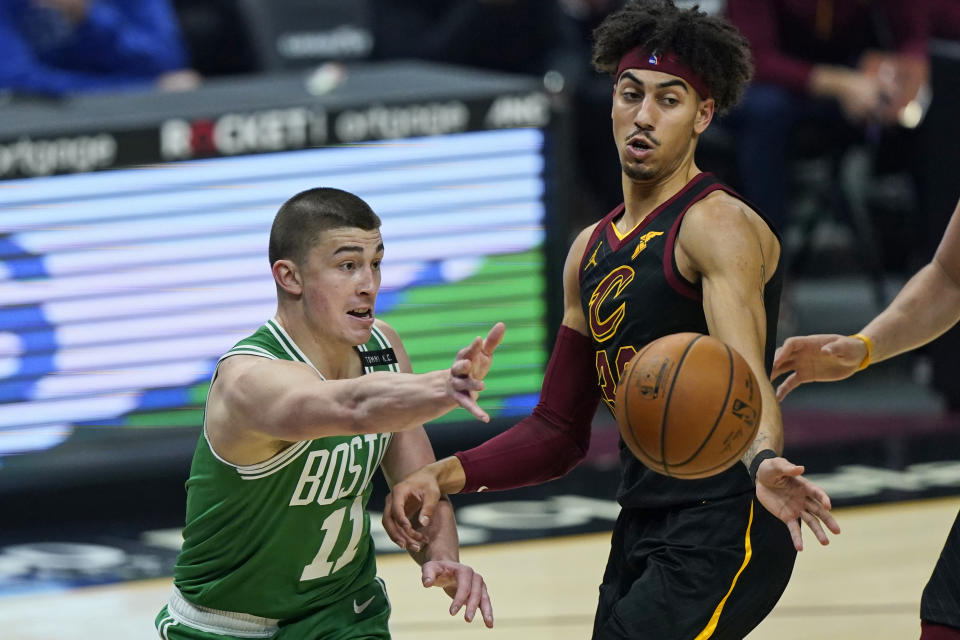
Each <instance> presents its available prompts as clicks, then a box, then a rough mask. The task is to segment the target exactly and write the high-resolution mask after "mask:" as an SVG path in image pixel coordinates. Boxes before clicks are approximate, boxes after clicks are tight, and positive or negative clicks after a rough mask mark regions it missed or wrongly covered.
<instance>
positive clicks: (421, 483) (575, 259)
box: [384, 0, 839, 640]
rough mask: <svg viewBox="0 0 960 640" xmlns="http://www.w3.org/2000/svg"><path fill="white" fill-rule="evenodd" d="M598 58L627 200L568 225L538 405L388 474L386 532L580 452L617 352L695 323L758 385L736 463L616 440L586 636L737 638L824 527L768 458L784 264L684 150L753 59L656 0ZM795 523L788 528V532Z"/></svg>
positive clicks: (812, 500)
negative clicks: (603, 548) (614, 487)
mask: <svg viewBox="0 0 960 640" xmlns="http://www.w3.org/2000/svg"><path fill="white" fill-rule="evenodd" d="M594 35H595V38H596V44H595V47H594V52H593V61H594V64H595V66H596V67H597V68H598V69H600V70H601V71H604V72H607V73H610V74H611V75H612V78H613V84H612V87H611V88H612V91H613V100H612V120H613V135H614V140H615V142H616V145H617V149H618V152H619V156H620V162H621V166H622V184H623V197H624V203H623V204H622V205H620V206H618V207H617V208H616V209H614V210H613V211H611V212H610V213H609V214H607V215H606V216H604V217H603V219H602V220H600V222H598V223H596V224H594V225H591V226H590V227H588V228H587V229H584V230H583V232H581V233H580V235H579V236H577V238H576V239H575V240H574V242H573V246H572V247H571V249H570V253H569V255H568V257H567V261H566V265H565V267H564V275H563V279H564V283H563V284H564V317H563V323H562V326H561V327H560V330H559V332H558V334H557V340H556V344H555V346H554V349H553V353H552V355H551V358H550V362H549V364H548V365H547V371H546V375H545V377H544V381H543V387H542V390H541V395H540V402H539V404H538V405H537V407H536V409H535V410H534V412H533V414H532V415H531V416H529V417H528V418H526V419H524V420H523V421H521V422H520V423H519V424H517V425H515V426H514V427H513V428H511V429H509V430H507V431H506V432H504V433H502V434H500V435H499V436H497V437H495V438H493V439H491V440H489V441H488V442H486V443H484V444H482V445H480V446H478V447H476V448H474V449H471V450H469V451H464V452H458V453H457V454H456V455H455V456H452V457H450V458H446V459H444V460H441V461H438V462H437V463H434V464H432V465H429V466H428V467H425V468H423V469H421V470H420V471H418V472H415V473H414V474H412V475H411V476H409V477H408V478H407V479H406V480H405V481H404V482H402V483H400V484H398V485H395V486H394V491H393V493H392V494H391V496H390V499H389V500H388V504H387V512H386V513H385V515H384V526H385V527H386V529H387V531H388V533H389V534H390V536H391V538H392V539H393V540H394V541H396V542H398V544H400V545H401V546H403V545H411V544H412V545H421V544H424V542H425V541H424V539H423V538H422V537H419V536H417V535H416V533H415V532H414V531H413V529H412V528H411V527H410V524H409V521H408V516H409V515H410V514H412V513H413V512H415V510H416V507H418V506H420V505H421V504H422V505H423V509H422V510H421V520H422V518H423V517H424V515H426V516H427V517H429V515H430V513H431V505H432V504H433V502H434V501H435V500H436V499H437V498H438V497H439V496H440V494H441V492H442V493H455V492H458V491H477V490H480V489H482V488H488V489H494V490H499V489H508V488H513V487H519V486H524V485H529V484H534V483H539V482H545V481H547V480H550V479H552V478H556V477H558V476H561V475H563V474H564V473H566V472H568V471H569V470H570V469H571V468H573V467H574V466H575V465H576V464H577V463H578V462H579V461H580V460H582V459H583V457H584V455H585V454H586V451H587V447H588V445H589V441H590V424H591V419H592V417H593V415H594V412H595V410H596V407H597V402H598V401H599V400H602V401H603V402H605V403H606V404H607V405H608V406H612V403H613V401H614V398H615V390H616V386H617V382H618V379H619V375H620V373H621V372H622V370H623V367H624V366H625V365H626V363H627V362H628V361H629V359H630V357H631V356H632V355H633V354H634V353H636V352H637V351H639V350H640V349H641V348H642V347H643V345H645V344H647V343H648V342H650V341H651V340H654V339H656V338H659V337H662V336H665V335H668V334H672V333H677V332H683V331H695V332H701V333H709V334H711V335H713V336H714V337H716V338H718V339H720V340H722V341H723V342H725V343H727V344H728V345H729V346H730V347H732V348H734V349H736V350H737V351H738V352H739V353H740V354H741V355H742V356H743V357H744V358H745V359H746V361H747V362H748V364H749V365H750V367H751V369H752V370H753V372H754V374H755V375H756V377H757V379H758V386H759V387H760V391H761V393H762V396H763V410H762V415H761V416H760V424H759V430H758V435H757V437H756V440H755V442H754V443H753V444H752V445H751V447H750V448H749V449H748V451H747V453H746V454H745V456H744V457H743V464H737V465H735V466H734V467H732V468H731V469H729V470H727V471H725V472H723V473H720V474H719V475H716V476H713V477H710V478H706V479H701V480H678V479H675V478H670V477H667V476H663V475H659V474H657V473H655V472H653V471H652V470H650V469H648V468H646V467H644V466H643V465H642V464H641V463H640V461H639V460H637V459H636V458H635V457H634V456H633V455H632V454H631V453H630V452H629V450H628V449H627V448H626V447H625V446H624V445H623V443H622V442H621V444H620V451H621V455H620V460H621V469H622V476H621V481H620V486H619V489H618V492H617V500H618V501H619V502H620V505H621V506H622V509H621V513H620V516H619V518H618V520H617V523H616V526H615V528H614V532H613V539H612V543H611V551H610V557H609V560H608V562H607V567H606V571H605V573H604V576H603V582H602V585H601V586H600V600H599V605H598V608H597V614H596V619H595V621H594V633H593V637H594V638H604V639H606V638H650V639H657V640H670V639H678V640H680V639H683V640H694V639H698V640H700V639H704V638H714V639H721V638H722V639H730V640H733V639H738V640H739V639H741V638H743V637H744V636H745V635H746V634H747V633H748V632H749V631H750V630H751V629H753V628H754V627H755V626H756V625H757V624H758V623H759V622H760V621H761V620H762V619H763V618H764V616H766V614H767V613H768V612H769V611H770V610H771V609H772V608H773V606H774V604H775V603H776V601H777V600H778V599H779V597H780V595H781V594H782V592H783V590H784V588H785V587H786V584H787V581H788V580H789V577H790V573H791V571H792V569H793V562H794V559H795V556H796V551H795V549H801V548H802V539H801V533H800V524H799V521H800V520H803V521H804V522H806V523H807V525H808V526H809V527H810V529H811V530H812V531H813V532H814V534H815V535H816V537H817V539H818V540H820V542H821V543H822V544H827V542H828V538H827V535H826V532H825V531H824V528H823V525H826V527H827V528H828V529H830V530H832V531H833V532H834V533H838V532H839V529H838V527H837V524H836V522H835V521H834V519H833V517H832V516H831V515H830V512H829V508H830V501H829V498H828V497H827V495H826V494H825V493H824V492H823V491H822V490H821V489H820V488H819V487H816V486H815V485H813V484H811V483H810V482H809V481H807V480H806V479H805V478H803V477H802V475H801V474H802V472H803V468H802V467H798V466H795V465H793V464H791V463H790V462H788V461H787V460H785V459H784V458H782V457H781V456H780V453H781V450H782V447H783V428H782V423H781V419H780V412H779V407H778V404H777V402H776V397H775V395H774V392H773V387H772V386H771V384H770V382H769V380H768V379H767V371H768V370H769V366H770V364H771V363H772V360H773V353H774V341H775V335H776V323H777V310H778V299H779V295H780V287H781V278H782V272H781V269H780V268H779V263H780V257H781V247H780V240H779V237H778V235H777V233H776V231H775V230H774V229H773V228H772V227H771V225H770V224H769V223H768V222H767V219H766V218H765V217H763V216H762V215H761V214H760V213H759V212H757V211H755V210H754V209H753V208H751V207H750V206H749V205H748V204H747V203H745V202H744V201H743V200H741V199H740V198H739V197H737V195H736V194H734V193H733V192H732V191H730V189H729V188H728V187H726V186H724V185H723V184H721V183H720V182H719V181H718V180H717V179H716V178H714V177H713V176H712V175H710V174H708V173H703V172H701V170H700V169H699V168H698V167H697V166H696V164H695V162H694V151H695V149H696V146H697V141H698V139H699V137H700V135H701V134H702V133H703V132H704V131H705V130H706V128H707V127H708V126H709V125H710V122H711V120H712V119H713V117H714V114H715V113H717V112H723V111H725V110H727V109H729V108H730V107H732V106H733V105H734V104H735V103H736V101H737V100H738V99H739V96H740V95H741V93H742V91H743V89H744V85H745V84H746V83H747V81H748V80H749V77H750V73H751V63H750V54H749V49H748V46H747V44H746V42H745V41H744V39H743V38H742V36H741V35H740V34H739V33H738V32H737V31H736V30H735V29H734V28H733V27H732V26H730V25H729V24H728V23H727V22H725V21H722V20H720V19H718V18H714V17H710V16H708V15H706V14H704V13H703V12H700V11H699V10H697V9H690V10H680V9H678V8H676V7H675V6H674V5H673V4H672V3H671V2H669V1H668V0H630V1H629V2H627V4H626V5H625V6H624V8H622V9H621V10H619V11H617V12H616V13H613V14H612V15H610V16H609V17H608V18H607V19H606V20H605V21H604V22H603V24H601V26H600V27H599V28H598V29H597V31H596V32H595V34H594ZM791 538H792V543H791Z"/></svg>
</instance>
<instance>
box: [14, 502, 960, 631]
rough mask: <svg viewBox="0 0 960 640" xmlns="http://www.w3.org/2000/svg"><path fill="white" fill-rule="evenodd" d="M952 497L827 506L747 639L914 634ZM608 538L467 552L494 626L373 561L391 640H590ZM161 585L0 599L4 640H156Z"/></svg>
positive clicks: (411, 575) (385, 559) (406, 571)
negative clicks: (779, 594) (782, 589)
mask: <svg viewBox="0 0 960 640" xmlns="http://www.w3.org/2000/svg"><path fill="white" fill-rule="evenodd" d="M958 506H960V498H958V497H953V498H941V499H932V500H923V501H916V502H907V503H896V504H885V505H879V506H868V507H853V508H847V509H838V510H837V512H836V515H837V518H838V519H839V520H840V523H841V526H842V527H843V534H842V535H840V536H838V537H835V538H834V540H833V543H832V544H831V545H830V546H828V547H825V548H821V547H819V545H817V544H816V541H815V540H814V538H813V536H812V535H810V534H809V532H808V531H807V532H805V533H806V535H805V543H806V550H805V551H804V552H803V553H802V554H800V556H799V557H798V559H797V565H796V569H795V570H794V574H793V579H792V581H791V583H790V585H789V587H788V588H787V591H786V593H785V594H784V596H783V598H782V599H781V600H780V603H779V604H778V606H777V608H776V609H775V610H774V611H773V613H772V614H771V615H770V616H769V617H768V618H767V619H766V620H765V621H764V622H763V623H762V624H761V625H760V626H759V627H758V628H757V629H756V630H755V631H754V632H753V633H752V634H751V635H750V636H749V638H750V640H809V639H813V638H815V639H818V640H834V639H836V640H840V639H843V640H859V639H861V638H862V639H870V640H886V639H891V640H892V639H894V638H897V639H901V638H917V637H919V622H918V611H919V602H920V593H921V590H922V589H923V585H924V584H925V583H926V580H927V578H928V577H929V575H930V571H931V570H932V568H933V565H934V563H935V562H936V559H937V557H938V555H939V552H940V548H941V546H942V545H943V542H944V540H945V539H946V535H947V531H948V530H949V527H950V525H951V523H952V522H953V519H954V517H955V516H956V512H957V508H958ZM608 545H609V534H608V533H597V534H588V535H582V536H572V537H564V538H551V539H545V540H537V541H525V542H514V543H502V544H496V545H487V546H478V547H467V548H465V549H464V550H463V553H462V555H463V559H464V561H466V562H468V563H471V564H473V566H475V567H476V568H477V569H478V570H479V571H481V572H482V573H483V575H484V577H485V578H486V580H487V583H488V585H489V588H490V593H491V597H492V599H493V603H494V611H495V615H496V625H495V628H494V629H493V630H488V629H486V628H484V627H483V625H482V624H481V623H480V621H479V616H477V619H475V620H474V622H473V623H472V624H469V625H468V624H467V623H465V622H464V621H463V619H462V617H460V616H458V617H455V618H454V617H451V616H450V615H449V613H447V608H448V606H449V599H448V598H447V597H446V595H445V594H443V593H442V592H441V591H440V590H438V589H431V590H427V589H424V588H423V587H422V586H421V585H420V582H419V570H418V569H417V568H416V566H415V565H414V563H413V562H412V561H411V560H410V559H409V558H407V557H406V556H403V555H400V554H387V555H383V556H381V557H380V559H379V566H380V575H381V576H382V577H383V578H384V580H385V581H386V583H387V587H388V590H389V593H390V597H391V601H392V604H393V618H392V624H391V630H392V633H393V637H394V638H395V639H396V640H460V639H468V638H477V639H480V638H486V639H488V640H520V639H524V640H547V639H550V640H568V639H569V640H573V639H581V638H589V636H590V628H591V623H592V619H593V611H594V604H595V600H596V585H597V583H598V582H599V579H600V575H601V572H602V568H603V565H604V562H605V560H606V554H607V549H608ZM170 584H171V582H170V580H169V579H157V580H149V581H143V582H130V583H124V584H120V585H111V586H103V587H88V588H84V589H77V590H73V591H67V592H64V593H54V594H42V595H20V596H12V597H6V598H3V599H0V638H4V639H5V640H69V639H72V638H77V639H84V640H88V639H90V638H97V639H98V640H155V639H156V638H157V635H156V632H155V631H154V630H153V626H152V621H153V618H154V615H155V614H156V612H157V611H158V610H159V608H160V606H161V605H162V603H163V602H164V601H165V599H166V595H167V592H168V590H169V588H170Z"/></svg>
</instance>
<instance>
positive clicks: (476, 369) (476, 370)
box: [447, 322, 506, 422]
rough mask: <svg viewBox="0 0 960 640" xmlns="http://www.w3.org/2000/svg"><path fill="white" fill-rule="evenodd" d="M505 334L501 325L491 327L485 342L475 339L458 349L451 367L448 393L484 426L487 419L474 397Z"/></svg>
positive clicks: (481, 339) (503, 326) (504, 327)
mask: <svg viewBox="0 0 960 640" xmlns="http://www.w3.org/2000/svg"><path fill="white" fill-rule="evenodd" d="M505 331H506V326H505V325H504V324H503V323H502V322H498V323H497V324H495V325H493V328H492V329H490V332H489V333H488V334H487V337H486V338H480V337H479V336H477V337H476V338H475V339H474V341H473V342H471V343H470V345H468V346H466V347H464V348H463V349H460V351H459V352H457V357H456V359H455V360H454V362H453V366H452V367H450V379H449V380H448V382H447V392H448V393H449V394H450V396H451V397H453V398H454V399H455V400H456V401H457V402H458V403H459V404H460V406H462V407H463V408H464V409H466V410H467V411H469V412H470V413H472V414H473V415H474V416H476V417H477V418H479V419H480V420H482V421H483V422H490V416H489V415H487V412H486V411H484V410H483V409H481V408H480V405H478V404H477V395H478V392H480V391H482V390H483V379H484V378H485V377H486V376H487V373H488V372H489V371H490V366H491V365H492V364H493V352H494V351H496V349H497V347H498V346H500V342H502V341H503V334H504V332H505Z"/></svg>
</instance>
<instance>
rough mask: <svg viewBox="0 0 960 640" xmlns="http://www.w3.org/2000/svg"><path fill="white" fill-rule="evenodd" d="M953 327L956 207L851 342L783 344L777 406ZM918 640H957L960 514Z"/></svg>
mask: <svg viewBox="0 0 960 640" xmlns="http://www.w3.org/2000/svg"><path fill="white" fill-rule="evenodd" d="M958 321H960V203H957V208H956V209H954V211H953V216H952V217H951V218H950V222H949V224H948V225H947V230H946V231H945V232H944V234H943V240H941V241H940V246H939V247H937V252H936V254H934V256H933V260H931V261H930V263H929V264H927V265H926V266H925V267H923V268H922V269H920V271H919V272H917V274H916V275H914V276H913V277H912V278H911V279H910V281H909V282H907V284H905V285H904V287H903V290H902V291H900V293H899V294H897V297H896V298H895V299H894V300H893V302H891V303H890V306H889V307H887V308H886V309H885V310H884V311H883V312H882V313H880V315H878V316H877V317H876V318H874V319H873V320H871V321H870V323H869V324H867V326H866V327H864V328H863V329H861V330H860V333H856V334H854V335H852V336H840V335H832V334H831V335H813V336H801V337H796V338H790V339H788V340H787V341H786V342H784V343H783V346H782V347H781V348H780V349H778V350H777V355H776V360H775V361H774V363H773V377H774V378H778V377H780V376H781V375H783V374H785V373H787V372H791V371H792V372H793V373H791V374H790V375H789V376H788V377H787V378H786V379H785V380H784V381H783V383H781V385H780V387H779V388H778V389H777V397H778V398H779V399H781V400H782V399H783V398H785V397H786V396H787V394H788V393H790V392H791V391H792V390H793V389H795V388H796V387H797V386H798V385H801V384H803V383H805V382H815V381H828V380H842V379H844V378H849V377H850V376H852V375H853V374H854V373H856V372H857V371H861V370H863V369H866V368H867V366H868V365H869V364H870V363H872V362H879V361H881V360H886V359H887V358H892V357H893V356H895V355H898V354H901V353H904V352H906V351H910V350H911V349H916V348H917V347H919V346H921V345H924V344H926V343H928V342H930V341H931V340H934V339H935V338H937V337H939V336H940V335H941V334H942V333H944V332H945V331H946V330H947V329H949V328H950V327H952V326H954V325H955V324H957V322H958ZM920 619H921V628H922V632H921V635H920V637H921V640H960V513H958V514H957V519H956V520H954V522H953V528H951V529H950V534H949V535H948V536H947V542H946V544H945V545H944V546H943V551H942V552H941V553H940V559H939V560H938V561H937V565H936V567H934V569H933V575H931V576H930V581H929V582H927V586H926V587H925V588H924V590H923V597H922V598H921V600H920Z"/></svg>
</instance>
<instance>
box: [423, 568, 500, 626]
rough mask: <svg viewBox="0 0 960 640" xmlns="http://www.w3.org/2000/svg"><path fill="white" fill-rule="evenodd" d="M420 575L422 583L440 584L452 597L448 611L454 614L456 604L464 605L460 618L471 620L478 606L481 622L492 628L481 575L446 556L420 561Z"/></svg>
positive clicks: (491, 610) (458, 605)
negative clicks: (444, 557)
mask: <svg viewBox="0 0 960 640" xmlns="http://www.w3.org/2000/svg"><path fill="white" fill-rule="evenodd" d="M422 578H423V586H425V587H442V588H443V590H444V591H446V592H447V595H448V596H450V597H451V598H453V603H452V604H451V605H450V615H452V616H455V615H457V612H458V611H460V608H461V607H464V606H465V607H466V608H465V609H464V611H463V619H464V620H466V621H467V622H472V621H473V617H474V616H475V615H476V613H477V609H480V615H481V616H482V617H483V624H485V625H487V628H489V629H492V628H493V605H492V604H491V603H490V595H489V594H488V593H487V585H486V583H484V581H483V576H481V575H480V574H479V573H477V572H476V571H474V570H473V569H472V568H471V567H469V566H467V565H465V564H462V563H460V562H453V561H450V560H430V561H428V562H424V563H423V573H422Z"/></svg>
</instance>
